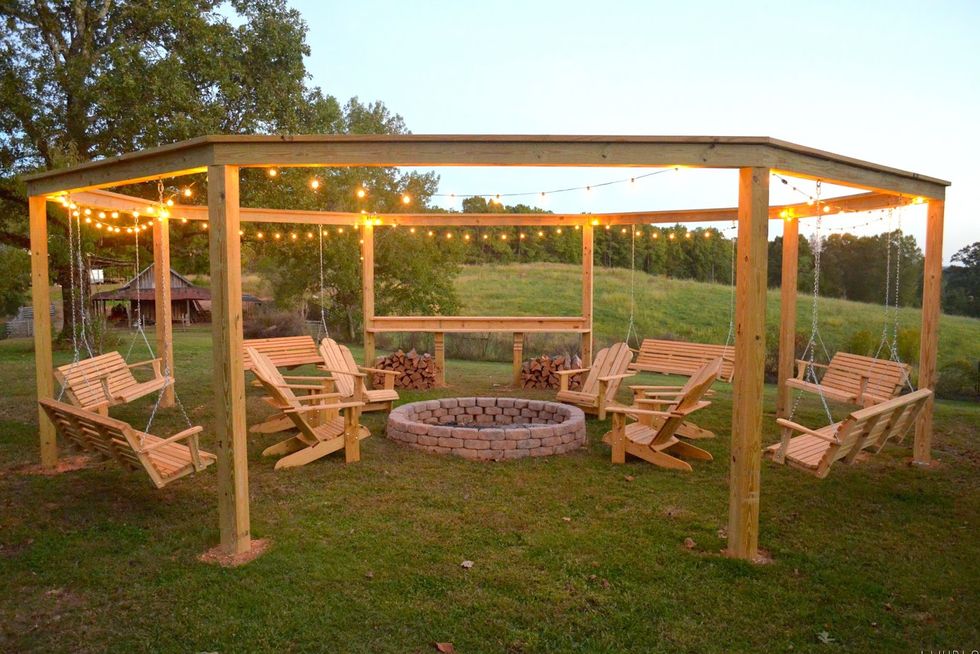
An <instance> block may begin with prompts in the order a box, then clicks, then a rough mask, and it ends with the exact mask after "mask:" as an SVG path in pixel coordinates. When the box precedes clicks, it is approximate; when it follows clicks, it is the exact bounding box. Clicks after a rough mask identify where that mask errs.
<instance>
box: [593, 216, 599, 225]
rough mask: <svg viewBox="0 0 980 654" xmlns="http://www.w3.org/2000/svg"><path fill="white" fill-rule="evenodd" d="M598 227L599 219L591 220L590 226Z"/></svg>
mask: <svg viewBox="0 0 980 654" xmlns="http://www.w3.org/2000/svg"><path fill="white" fill-rule="evenodd" d="M598 225H599V219H598V218H593V219H592V226H593V227H597V226H598Z"/></svg>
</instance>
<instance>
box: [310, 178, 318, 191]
mask: <svg viewBox="0 0 980 654" xmlns="http://www.w3.org/2000/svg"><path fill="white" fill-rule="evenodd" d="M310 188H311V189H313V190H314V191H316V190H317V189H319V188H320V180H318V179H317V178H316V177H314V178H313V179H311V180H310Z"/></svg>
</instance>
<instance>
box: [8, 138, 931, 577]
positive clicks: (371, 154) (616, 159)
mask: <svg viewBox="0 0 980 654" xmlns="http://www.w3.org/2000/svg"><path fill="white" fill-rule="evenodd" d="M350 166H432V167H437V166H548V167H584V166H588V167H674V166H684V167H691V168H726V169H738V170H739V187H738V206H737V207H732V208H725V209H693V210H685V211H651V212H636V213H606V214H603V213H597V214H458V213H457V214H418V213H411V214H385V215H379V214H371V215H370V216H365V215H364V214H360V213H342V212H317V211H294V210H278V209H264V208H246V207H241V206H240V204H239V170H240V169H241V168H255V167H258V168H265V167H270V168H271V167H275V168H288V167H350ZM194 173H206V174H207V181H208V184H207V206H191V205H183V206H181V205H178V206H175V207H173V208H172V209H171V214H172V215H173V216H174V217H177V216H180V217H183V218H187V219H189V220H207V221H209V225H210V229H209V234H210V259H211V284H212V293H213V294H212V300H213V303H212V321H213V348H214V394H215V425H214V430H215V435H216V437H217V441H216V450H215V451H216V454H217V457H218V463H217V469H218V490H219V493H218V497H219V500H218V513H219V523H220V535H221V545H222V547H223V548H224V549H225V550H226V551H227V552H229V553H243V552H247V551H248V550H249V549H250V548H251V535H250V527H249V498H248V467H247V443H246V434H247V432H246V425H245V377H244V368H243V365H242V354H243V352H242V288H241V242H240V238H239V233H240V226H241V224H242V223H243V222H263V223H271V222H279V223H295V224H307V225H350V226H352V227H353V226H360V228H361V234H362V240H363V244H362V257H363V262H364V263H363V278H362V283H363V288H364V325H365V327H364V342H365V358H366V359H367V360H368V362H369V363H370V362H371V359H373V356H374V338H375V334H376V333H379V332H384V331H429V332H433V333H435V335H436V348H437V357H438V358H439V359H440V360H439V364H440V365H439V367H440V369H443V368H444V361H443V360H442V356H443V355H442V338H443V334H444V333H447V332H460V331H481V332H486V331H502V332H512V333H514V335H515V356H514V361H515V367H516V366H517V365H519V357H520V352H519V350H518V339H519V338H520V339H521V342H523V334H525V333H528V332H534V331H569V332H575V333H579V334H581V338H582V351H583V359H585V360H586V361H588V360H590V357H591V352H592V237H593V228H594V226H596V225H608V224H612V225H636V224H650V223H675V222H709V221H719V220H732V219H737V221H738V249H737V267H736V281H735V286H736V291H735V292H736V302H735V307H736V308H735V382H734V386H733V408H732V446H731V461H730V463H731V472H730V501H729V523H728V525H729V526H728V551H729V554H731V555H732V556H735V557H738V558H743V559H749V560H751V559H754V558H756V557H757V550H758V535H759V531H758V526H759V494H760V487H759V484H760V474H759V473H760V464H761V455H762V438H761V437H762V417H763V381H764V359H765V349H766V348H765V317H766V279H767V276H766V268H767V240H768V228H769V221H770V220H782V221H783V222H784V226H783V256H782V292H781V310H780V337H779V338H780V342H779V364H778V366H779V382H780V384H779V399H778V405H777V412H778V414H779V415H781V416H785V415H787V414H788V412H789V405H790V402H789V393H788V390H787V389H786V387H785V386H784V384H783V383H782V382H783V381H784V380H785V379H787V378H788V377H791V376H792V375H793V364H794V354H795V352H794V347H795V333H796V294H797V291H796V286H797V255H798V243H799V242H798V235H799V226H798V221H799V219H806V218H811V217H814V216H816V215H818V214H819V213H820V212H821V211H823V209H824V207H825V206H830V205H832V206H833V209H834V212H835V213H836V212H839V211H867V210H873V209H880V208H885V207H894V206H898V205H902V204H908V203H913V202H915V203H927V204H928V212H927V215H928V225H927V232H926V243H925V271H924V282H923V297H922V327H921V349H920V354H919V386H920V388H934V386H935V382H936V355H937V346H938V326H939V315H940V290H941V289H940V282H941V275H942V239H943V204H944V199H945V193H946V187H947V186H949V182H946V181H943V180H939V179H934V178H931V177H926V176H924V175H919V174H917V173H911V172H907V171H903V170H897V169H894V168H889V167H886V166H881V165H878V164H872V163H868V162H865V161H860V160H857V159H852V158H850V157H844V156H841V155H837V154H832V153H829V152H824V151H821V150H815V149H812V148H807V147H803V146H800V145H795V144H792V143H787V142H785V141H779V140H776V139H771V138H766V137H714V136H496V135H494V136H485V135H477V136H472V135H448V136H446V135H330V136H326V135H311V136H206V137H201V138H196V139H191V140H188V141H183V142H181V143H176V144H173V145H168V146H163V147H159V148H153V149H149V150H143V151H140V152H134V153H130V154H125V155H122V156H119V157H113V158H110V159H104V160H100V161H95V162H90V163H86V164H82V165H78V166H75V167H72V168H66V169H61V170H55V171H50V172H45V173H40V174H36V175H32V176H30V177H28V178H27V187H28V194H29V195H30V233H31V254H32V275H33V285H32V296H33V305H34V320H35V329H34V342H35V353H36V355H35V357H36V368H37V394H38V397H39V398H50V397H53V396H54V392H55V389H54V378H53V375H52V357H51V317H50V314H49V313H48V311H47V308H48V306H49V297H48V296H49V283H50V282H49V278H48V232H47V206H46V205H47V203H48V202H49V201H59V200H60V199H61V198H62V197H64V196H65V195H66V194H70V196H71V198H72V200H73V201H74V202H76V203H78V204H80V205H84V206H88V207H94V208H100V209H106V210H115V211H121V212H124V211H125V212H132V211H142V210H143V209H144V208H145V207H146V205H147V201H146V200H145V199H141V198H135V197H130V196H125V195H120V194H118V193H112V192H109V191H106V190H104V189H106V188H108V187H113V186H120V185H124V184H133V183H137V182H145V181H151V180H158V179H163V178H171V177H177V176H181V175H188V174H194ZM770 173H777V174H780V175H787V176H793V177H799V178H806V179H812V180H821V181H823V182H825V183H829V184H835V185H842V186H848V187H854V188H859V189H863V190H864V191H865V192H864V193H860V194H856V195H849V196H845V197H840V198H834V199H831V200H826V201H824V202H821V203H815V204H809V203H807V202H802V203H799V204H792V205H781V206H770V205H769V181H770ZM377 225H417V226H436V225H439V226H466V225H482V226H487V225H493V226H501V225H538V226H544V225H558V226H560V225H568V226H571V227H575V226H577V227H578V228H579V229H580V230H581V233H582V255H583V256H582V280H583V284H582V303H581V315H580V316H574V317H554V316H552V317H501V316H493V317H446V316H422V317H420V316H376V315H375V312H374V245H373V243H374V236H373V235H374V228H375V227H376V226H377ZM153 252H154V260H155V263H156V266H155V270H157V271H167V270H169V269H170V243H169V225H168V221H167V220H155V221H154V222H153ZM169 288H170V285H169V284H167V283H162V280H157V283H156V284H155V293H156V302H157V306H159V307H161V308H164V311H168V309H166V308H167V307H169V306H170V298H169V297H168V295H169ZM156 340H157V346H158V356H160V357H162V358H163V359H164V364H165V366H169V368H170V369H171V370H173V344H172V333H171V321H170V317H169V316H159V317H158V320H157V321H156ZM177 377H178V379H179V373H178V374H177ZM172 402H173V397H172V394H171V395H169V396H167V397H165V398H164V400H163V404H164V405H167V404H171V403H172ZM39 421H40V427H39V431H40V448H41V462H42V464H43V465H44V466H47V467H54V466H55V465H56V463H57V459H58V448H57V444H56V441H55V432H54V427H53V425H52V424H51V423H50V421H49V420H48V419H47V417H46V416H45V415H44V414H43V412H41V413H40V416H39ZM931 440H932V407H931V405H930V406H929V407H928V408H927V409H926V410H925V412H924V415H923V418H922V419H921V421H920V423H919V424H918V425H917V428H916V434H915V442H914V457H913V459H914V461H915V462H916V463H918V464H921V465H927V464H929V462H930V444H931Z"/></svg>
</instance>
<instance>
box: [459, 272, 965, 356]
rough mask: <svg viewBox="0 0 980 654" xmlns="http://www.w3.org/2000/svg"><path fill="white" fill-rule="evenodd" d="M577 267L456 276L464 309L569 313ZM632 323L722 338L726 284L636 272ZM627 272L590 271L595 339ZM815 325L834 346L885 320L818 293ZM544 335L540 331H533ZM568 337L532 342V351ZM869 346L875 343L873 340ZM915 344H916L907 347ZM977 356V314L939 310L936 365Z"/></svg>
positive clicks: (804, 327)
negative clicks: (944, 313) (943, 313)
mask: <svg viewBox="0 0 980 654" xmlns="http://www.w3.org/2000/svg"><path fill="white" fill-rule="evenodd" d="M579 275H580V271H579V268H578V266H575V265H565V264H521V265H489V266H467V267H465V268H464V269H463V272H462V274H461V275H460V276H459V278H458V279H457V282H456V287H457V289H458V290H459V295H460V298H461V300H462V302H463V306H464V311H463V313H465V314H469V315H574V314H576V313H577V310H578V306H579V303H580V293H581V282H580V276H579ZM635 281H636V286H635V288H636V291H635V293H636V307H637V309H636V317H635V321H636V328H637V331H638V333H639V335H640V337H641V338H643V337H663V336H671V337H674V338H679V339H688V340H694V341H704V342H719V343H723V342H725V338H726V336H727V334H728V324H729V303H730V298H731V292H730V288H729V287H728V286H722V285H719V284H707V283H702V282H694V281H689V280H679V279H666V278H664V277H653V276H650V275H647V274H644V273H641V272H637V273H636V278H635ZM629 289H630V271H629V270H624V269H608V268H598V267H597V268H596V269H595V330H596V339H597V342H598V343H609V342H612V341H615V340H622V339H623V338H624V337H625V335H626V329H627V325H628V318H629ZM810 310H811V300H810V297H809V295H807V294H806V293H805V292H801V294H800V295H799V297H798V301H797V316H798V318H797V331H798V332H800V333H803V334H807V335H808V334H809V327H810ZM819 310H820V331H821V334H822V336H823V340H824V342H825V343H826V345H827V347H828V348H829V349H830V350H831V351H832V352H833V351H834V350H836V349H838V348H843V347H844V346H845V345H846V344H847V343H848V341H849V339H850V338H851V337H852V336H853V334H854V333H855V332H858V331H861V330H867V331H868V332H870V333H871V334H872V335H873V342H874V344H877V342H878V339H879V338H880V334H881V330H882V325H883V322H884V317H883V313H884V309H883V307H882V306H880V305H873V304H862V303H858V302H848V301H845V300H837V299H829V298H821V299H820V304H819ZM778 321H779V291H778V290H770V291H769V309H768V320H767V322H768V323H769V325H770V331H771V330H773V329H776V328H777V325H778ZM919 321H920V312H919V309H916V308H907V309H905V308H903V309H901V310H900V311H899V325H900V327H901V328H902V329H910V330H916V331H917V330H918V328H919ZM540 338H542V339H543V338H544V337H540ZM567 340H568V339H555V338H548V339H547V341H548V342H542V341H537V342H535V341H532V343H533V345H534V346H536V347H537V348H538V349H547V347H548V346H550V345H552V342H554V344H555V345H557V344H558V343H559V342H562V341H567ZM872 347H874V346H872ZM913 349H915V348H913ZM978 358H980V320H976V319H973V318H966V317H962V316H943V317H942V322H941V329H940V346H939V359H940V366H942V365H943V364H945V363H948V362H950V361H954V360H965V361H970V362H974V365H975V362H976V361H977V359H978Z"/></svg>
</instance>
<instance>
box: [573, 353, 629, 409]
mask: <svg viewBox="0 0 980 654" xmlns="http://www.w3.org/2000/svg"><path fill="white" fill-rule="evenodd" d="M632 360H633V351H632V350H630V346H629V345H627V344H626V343H616V344H614V345H610V346H609V347H607V348H603V349H601V350H599V352H598V353H597V354H596V355H595V360H594V361H593V362H592V367H591V368H589V375H588V377H586V378H585V381H584V382H583V383H582V390H581V391H580V392H582V393H585V394H588V395H596V396H598V395H599V379H600V378H601V377H609V376H612V375H622V374H625V373H626V369H627V367H629V364H630V361H632ZM621 381H622V380H620V379H615V380H613V381H611V382H609V384H608V385H607V386H606V400H607V401H612V400H613V399H615V397H616V392H617V391H618V390H619V384H620V382H621Z"/></svg>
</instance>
